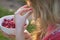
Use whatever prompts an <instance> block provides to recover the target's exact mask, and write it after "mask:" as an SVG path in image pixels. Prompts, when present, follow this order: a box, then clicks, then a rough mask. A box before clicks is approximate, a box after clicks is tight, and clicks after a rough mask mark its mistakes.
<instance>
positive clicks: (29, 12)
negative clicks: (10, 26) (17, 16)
mask: <svg viewBox="0 0 60 40" xmlns="http://www.w3.org/2000/svg"><path fill="white" fill-rule="evenodd" d="M31 14H32V10H30V11H28V12H26V14H25V15H24V17H25V18H28V17H29V16H30V15H31Z"/></svg>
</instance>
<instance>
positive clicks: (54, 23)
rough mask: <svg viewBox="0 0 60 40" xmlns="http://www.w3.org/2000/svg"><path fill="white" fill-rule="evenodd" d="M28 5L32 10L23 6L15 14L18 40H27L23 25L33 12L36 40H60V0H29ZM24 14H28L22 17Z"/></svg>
mask: <svg viewBox="0 0 60 40" xmlns="http://www.w3.org/2000/svg"><path fill="white" fill-rule="evenodd" d="M27 3H28V6H30V7H31V8H32V9H31V8H29V7H28V6H23V7H21V8H19V9H18V10H17V12H15V23H16V40H25V37H24V33H23V31H24V30H23V29H24V27H23V25H24V23H25V20H26V19H27V17H28V16H29V15H30V14H31V12H33V13H34V17H35V24H36V27H37V29H36V30H37V31H35V32H36V39H35V40H60V0H27ZM21 9H22V10H21ZM32 10H33V11H32ZM22 13H26V14H25V15H23V16H21V14H22ZM33 39H34V38H33Z"/></svg>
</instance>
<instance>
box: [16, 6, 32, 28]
mask: <svg viewBox="0 0 60 40" xmlns="http://www.w3.org/2000/svg"><path fill="white" fill-rule="evenodd" d="M31 13H32V8H29V7H28V6H27V5H24V6H22V7H21V8H19V9H18V10H17V11H16V12H15V23H16V26H17V27H19V28H20V26H24V23H25V22H26V19H27V18H28V17H29V16H30V14H31ZM22 14H24V15H22ZM17 27H16V28H17Z"/></svg>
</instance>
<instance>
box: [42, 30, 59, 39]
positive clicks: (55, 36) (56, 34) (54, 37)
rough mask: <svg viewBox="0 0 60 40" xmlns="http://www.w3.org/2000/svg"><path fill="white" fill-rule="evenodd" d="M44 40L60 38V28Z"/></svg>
mask: <svg viewBox="0 0 60 40" xmlns="http://www.w3.org/2000/svg"><path fill="white" fill-rule="evenodd" d="M43 40H60V29H59V30H56V31H54V32H52V33H51V34H49V35H48V36H46V37H45V38H44V39H43Z"/></svg>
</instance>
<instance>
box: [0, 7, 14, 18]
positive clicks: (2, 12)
mask: <svg viewBox="0 0 60 40" xmlns="http://www.w3.org/2000/svg"><path fill="white" fill-rule="evenodd" d="M12 14H14V12H13V11H9V10H8V9H5V8H3V7H0V18H1V17H2V16H6V15H12Z"/></svg>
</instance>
